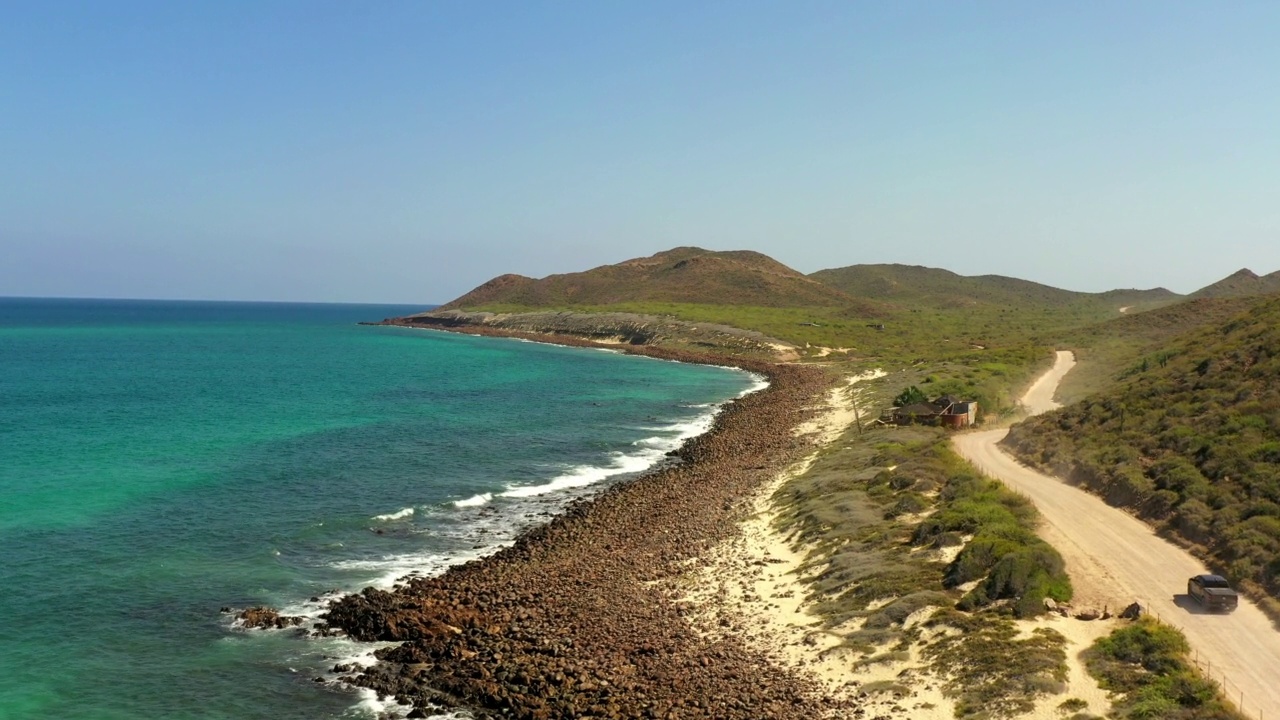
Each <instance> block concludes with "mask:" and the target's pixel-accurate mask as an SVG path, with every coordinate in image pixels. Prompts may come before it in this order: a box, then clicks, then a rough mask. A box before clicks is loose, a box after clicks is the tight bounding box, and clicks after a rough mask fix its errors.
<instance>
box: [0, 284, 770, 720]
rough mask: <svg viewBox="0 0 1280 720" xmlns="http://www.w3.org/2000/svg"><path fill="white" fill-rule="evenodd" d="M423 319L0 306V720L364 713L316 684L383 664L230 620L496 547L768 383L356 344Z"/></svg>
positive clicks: (341, 312) (419, 342) (499, 350)
mask: <svg viewBox="0 0 1280 720" xmlns="http://www.w3.org/2000/svg"><path fill="white" fill-rule="evenodd" d="M418 309H420V308H416V307H415V308H410V307H390V306H370V305H364V306H360V305H294V304H260V303H196V302H181V303H179V302H150V301H147V302H143V301H87V300H34V299H0V719H4V720H16V719H18V718H23V719H26V718H60V719H79V718H94V719H99V718H107V719H114V718H121V719H124V718H128V719H130V720H132V719H135V718H336V717H371V716H372V715H373V713H375V712H377V711H378V710H379V709H380V706H379V704H378V703H376V702H375V701H374V700H373V699H372V698H369V697H365V696H361V695H359V694H357V693H354V692H351V691H340V690H335V689H330V688H329V687H328V686H326V685H321V684H318V683H315V682H313V678H316V677H319V676H324V675H325V673H326V672H327V670H328V668H331V667H332V666H333V665H334V664H335V663H338V662H347V661H350V659H352V658H361V657H365V658H367V656H368V653H369V652H370V651H371V650H372V646H365V645H360V644H357V643H352V642H349V641H346V640H341V639H313V638H302V637H299V636H298V635H297V633H295V632H294V631H292V630H284V631H252V632H246V631H243V630H240V629H238V628H236V627H234V626H233V622H232V617H231V616H229V615H226V614H223V613H220V612H219V609H220V608H221V607H223V606H234V607H245V606H248V605H252V604H270V605H274V606H277V607H281V608H284V609H285V610H286V611H287V612H291V613H295V614H306V615H311V616H314V615H315V614H316V613H317V612H318V611H319V610H320V608H321V606H322V604H323V595H324V593H326V592H329V591H331V590H338V591H352V590H357V589H359V588H361V587H363V586H365V585H369V584H378V585H382V586H388V585H390V584H391V582H392V581H393V580H394V579H395V578H396V577H400V576H403V575H405V574H407V573H409V572H414V571H417V572H427V573H431V572H439V571H440V570H441V569H443V568H444V567H447V566H448V565H449V564H452V563H456V562H461V561H463V560H466V559H468V558H471V557H476V556H478V555H481V554H484V553H486V552H491V551H492V550H493V549H494V548H495V547H498V546H501V545H502V544H503V543H505V542H508V541H509V540H510V539H511V537H512V536H513V535H514V534H515V533H516V532H518V531H519V530H520V529H521V528H523V527H527V526H528V525H529V524H530V523H535V522H539V521H540V520H543V519H545V518H546V516H547V515H548V514H549V513H552V512H555V511H556V510H557V509H558V508H560V507H562V506H563V505H564V503H566V502H568V501H570V500H572V499H573V498H575V497H580V496H581V495H583V494H587V493H590V492H592V491H594V490H597V489H599V488H601V487H605V486H607V485H608V484H609V483H612V482H616V481H618V480H619V479H622V478H626V477H628V476H631V475H633V474H634V473H635V472H638V471H640V470H643V469H644V468H646V467H649V466H651V465H652V464H654V463H656V462H660V461H661V460H662V458H663V453H664V452H665V451H667V450H669V449H672V448H674V447H676V446H677V445H678V444H679V442H680V441H681V439H683V438H685V437H688V436H690V435H692V434H696V433H698V432H701V431H702V430H704V429H705V428H706V427H708V426H709V423H710V417H711V413H712V412H714V408H715V406H716V405H717V404H718V403H721V402H723V401H725V400H727V399H730V398H732V397H734V396H736V395H738V394H740V393H743V392H745V391H748V390H749V389H751V388H753V387H758V382H757V380H756V379H755V378H752V377H750V376H748V375H746V374H744V373H740V372H736V371H730V370H725V369H720V368H709V367H698V366H689V365H680V364H676V363H669V362H661V361H656V360H650V359H646V358H636V357H628V356H624V355H620V354H617V353H610V352H602V351H596V350H581V349H571V348H563V347H557V346H549V345H538V344H533V343H525V342H518V341H513V340H500V339H489V338H474V337H466V336H459V335H450V334H445V333H437V332H429V331H420V330H408V329H400V328H386V327H367V326H357V325H356V324H355V323H356V322H357V321H360V320H370V319H380V318H383V317H387V316H391V315H398V314H405V313H407V312H411V311H415V310H418ZM317 597H319V598H321V599H320V600H319V601H316V600H312V598H317Z"/></svg>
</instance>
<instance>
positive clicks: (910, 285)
mask: <svg viewBox="0 0 1280 720" xmlns="http://www.w3.org/2000/svg"><path fill="white" fill-rule="evenodd" d="M809 277H811V278H813V279H814V280H818V281H820V282H823V283H825V284H827V285H830V286H831V287H833V288H836V289H837V290H840V291H842V292H844V293H846V294H848V295H852V296H854V297H864V298H870V299H875V300H883V301H885V302H888V303H892V304H896V305H900V306H903V307H915V308H933V309H966V308H967V309H975V308H981V307H984V306H986V307H1003V308H1032V307H1035V308H1067V307H1070V306H1079V307H1088V306H1090V305H1096V306H1099V307H1102V308H1104V311H1105V312H1108V313H1110V312H1116V311H1117V309H1118V308H1121V307H1126V306H1127V307H1138V306H1141V307H1143V308H1149V307H1155V306H1157V305H1159V304H1163V303H1170V302H1174V301H1176V300H1177V299H1178V298H1179V296H1178V295H1177V294H1176V293H1173V292H1170V291H1168V290H1166V289H1164V288H1155V289H1152V290H1111V291H1109V292H1105V293H1082V292H1074V291H1071V290H1062V289H1059V288H1055V287H1050V286H1048V285H1041V284H1040V283H1036V282H1031V281H1029V280H1019V279H1018V278H1011V277H1004V276H1002V275H978V276H972V277H970V276H964V275H957V274H956V273H953V272H951V271H950V270H942V269H939V268H929V267H921V266H919V265H896V264H891V265H851V266H849V267H843V268H835V269H831V270H819V271H818V272H815V273H812V274H811V275H809Z"/></svg>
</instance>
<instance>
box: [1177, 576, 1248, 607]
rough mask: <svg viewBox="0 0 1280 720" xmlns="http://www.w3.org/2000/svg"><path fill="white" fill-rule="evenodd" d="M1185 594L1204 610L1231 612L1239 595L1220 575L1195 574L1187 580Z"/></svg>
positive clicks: (1237, 601)
mask: <svg viewBox="0 0 1280 720" xmlns="http://www.w3.org/2000/svg"><path fill="white" fill-rule="evenodd" d="M1187 594H1188V595H1190V596H1191V597H1192V599H1194V600H1195V601H1196V602H1198V603H1200V605H1201V607H1203V608H1204V609H1206V610H1220V611H1223V612H1231V611H1232V610H1235V609H1236V605H1239V604H1240V596H1239V595H1237V594H1236V591H1235V590H1233V589H1231V583H1229V582H1227V579H1226V578H1224V577H1222V576H1221V575H1196V576H1195V577H1193V578H1191V579H1190V580H1188V581H1187Z"/></svg>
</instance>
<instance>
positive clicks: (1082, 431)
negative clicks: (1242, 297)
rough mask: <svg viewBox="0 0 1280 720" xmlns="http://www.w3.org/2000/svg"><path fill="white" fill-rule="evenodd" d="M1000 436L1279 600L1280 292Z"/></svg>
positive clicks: (1250, 587) (1027, 456)
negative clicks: (1110, 385) (1118, 381)
mask: <svg viewBox="0 0 1280 720" xmlns="http://www.w3.org/2000/svg"><path fill="white" fill-rule="evenodd" d="M1005 442H1006V443H1007V444H1008V446H1009V447H1010V448H1012V449H1013V450H1014V451H1015V452H1016V453H1017V454H1018V455H1019V456H1020V457H1022V458H1023V459H1025V460H1027V461H1029V462H1033V463H1035V464H1038V465H1040V466H1043V467H1047V468H1049V469H1051V470H1052V471H1054V472H1056V473H1057V474H1059V475H1062V476H1063V477H1069V478H1073V479H1075V480H1078V481H1079V482H1081V483H1083V484H1085V485H1087V486H1088V487H1090V488H1092V489H1094V490H1095V491H1097V492H1099V493H1100V494H1102V495H1103V496H1104V497H1106V498H1107V499H1108V501H1110V502H1112V503H1113V504H1117V505H1123V506H1127V507H1130V508H1132V509H1133V510H1134V511H1135V512H1137V513H1138V514H1139V515H1141V516H1142V517H1145V518H1147V519H1149V520H1150V521H1152V522H1154V523H1156V524H1157V525H1158V526H1159V527H1160V528H1161V529H1162V530H1164V531H1167V532H1171V533H1174V534H1175V535H1177V536H1179V537H1181V538H1183V539H1184V540H1186V541H1188V542H1189V543H1192V544H1194V545H1195V546H1196V547H1197V548H1198V549H1199V552H1200V553H1201V555H1202V556H1203V557H1204V559H1205V560H1206V561H1207V562H1208V563H1209V564H1210V565H1211V566H1212V567H1213V568H1214V569H1216V570H1218V571H1220V572H1222V573H1224V574H1226V575H1227V576H1228V577H1230V578H1232V579H1233V580H1235V581H1237V582H1238V583H1240V584H1241V585H1243V587H1244V588H1245V589H1246V590H1249V591H1252V592H1253V593H1254V594H1258V595H1261V594H1267V595H1269V596H1270V597H1272V598H1276V597H1280V297H1273V298H1270V299H1267V300H1264V301H1261V302H1259V303H1257V304H1256V305H1255V306H1254V307H1253V308H1252V309H1251V310H1249V311H1248V312H1246V313H1244V314H1242V315H1239V316H1237V317H1236V318H1234V319H1232V320H1231V321H1229V322H1226V323H1225V324H1222V325H1220V326H1217V327H1213V328H1209V329H1206V330H1202V331H1199V332H1196V333H1193V334H1192V335H1191V336H1190V337H1189V338H1187V339H1185V340H1183V341H1181V342H1178V343H1173V344H1170V345H1168V346H1167V347H1165V348H1164V350H1163V351H1162V352H1161V353H1160V354H1159V355H1157V356H1154V357H1152V358H1149V359H1147V360H1146V361H1143V362H1139V363H1137V364H1135V365H1133V366H1131V367H1130V368H1128V369H1127V371H1126V372H1125V373H1124V381H1123V386H1122V387H1120V388H1118V389H1116V390H1114V391H1111V392H1108V393H1103V394H1099V395H1095V396H1091V397H1089V398H1086V399H1085V400H1083V401H1081V402H1079V403H1077V404H1075V405H1072V406H1069V407H1066V408H1063V409H1061V410H1058V411H1055V412H1053V413H1050V414H1047V415H1043V416H1040V417H1038V418H1035V419H1032V420H1029V421H1027V422H1026V423H1023V424H1022V425H1020V426H1018V427H1016V428H1014V430H1013V432H1012V433H1011V434H1010V436H1009V438H1008V439H1007V440H1006V441H1005ZM1277 608H1280V605H1277V604H1275V603H1274V601H1273V603H1272V609H1273V610H1276V609H1277Z"/></svg>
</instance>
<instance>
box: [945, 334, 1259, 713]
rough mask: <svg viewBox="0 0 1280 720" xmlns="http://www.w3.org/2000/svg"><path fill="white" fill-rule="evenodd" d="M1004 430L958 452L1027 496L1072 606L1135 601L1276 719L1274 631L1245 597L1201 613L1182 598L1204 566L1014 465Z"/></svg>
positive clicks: (1253, 709) (1037, 391) (1250, 705)
mask: <svg viewBox="0 0 1280 720" xmlns="http://www.w3.org/2000/svg"><path fill="white" fill-rule="evenodd" d="M1074 364H1075V360H1074V358H1073V356H1072V355H1071V353H1069V352H1059V353H1058V358H1057V362H1056V364H1055V365H1054V368H1053V369H1052V370H1050V371H1049V372H1048V373H1046V375H1045V376H1044V377H1042V378H1041V379H1040V380H1039V381H1037V383H1036V384H1035V385H1034V386H1032V388H1031V390H1030V391H1028V392H1027V395H1026V396H1025V397H1024V398H1023V404H1024V405H1026V406H1027V408H1028V410H1029V411H1030V412H1032V413H1033V414H1034V413H1041V412H1045V411H1047V410H1051V409H1053V408H1054V407H1057V404H1056V403H1054V402H1053V392H1054V389H1055V388H1056V387H1057V384H1058V381H1059V380H1061V379H1062V376H1063V375H1065V374H1066V373H1067V371H1068V370H1069V369H1070V368H1071V366H1072V365H1074ZM1007 433H1008V430H1003V429H1002V430H989V431H985V432H977V433H969V434H964V435H957V436H956V437H955V441H954V442H955V446H956V449H957V451H958V452H959V453H960V454H961V455H963V456H964V457H965V458H967V459H968V460H969V461H970V462H972V463H973V464H974V465H976V466H978V467H979V468H981V469H983V470H985V471H986V472H987V473H988V474H990V475H992V476H994V477H998V478H1000V480H1002V481H1004V483H1005V484H1007V485H1009V486H1010V487H1012V488H1013V489H1015V490H1017V491H1018V492H1020V493H1022V494H1024V495H1026V496H1027V497H1029V498H1030V499H1031V500H1032V502H1034V503H1035V505H1036V507H1037V508H1038V509H1039V510H1040V514H1041V515H1043V516H1044V524H1043V526H1042V528H1041V536H1042V537H1044V538H1045V540H1047V541H1048V542H1049V543H1051V544H1052V545H1053V546H1054V547H1056V548H1057V549H1058V550H1059V552H1061V553H1062V555H1063V557H1064V558H1066V561H1067V570H1068V572H1069V573H1070V574H1071V581H1072V583H1073V584H1074V585H1075V587H1076V591H1077V592H1076V597H1077V601H1076V603H1075V604H1076V605H1077V606H1079V605H1099V606H1100V605H1102V604H1107V605H1108V606H1109V607H1110V608H1111V611H1112V612H1116V611H1117V610H1118V609H1120V608H1123V607H1124V606H1125V605H1128V604H1129V603H1131V602H1134V601H1138V602H1140V603H1141V604H1142V606H1143V607H1144V608H1145V609H1146V610H1147V611H1148V612H1152V613H1156V614H1158V615H1159V616H1160V618H1161V619H1163V620H1164V621H1165V622H1167V623H1169V624H1171V625H1174V626H1176V627H1178V628H1180V629H1181V630H1182V632H1183V633H1185V634H1186V636H1187V640H1189V641H1190V642H1191V647H1192V648H1194V655H1195V656H1196V657H1197V658H1198V661H1199V663H1200V665H1201V666H1202V667H1204V666H1207V667H1208V672H1209V674H1211V675H1212V676H1213V678H1214V679H1216V680H1218V681H1219V682H1223V680H1224V677H1225V683H1224V687H1225V688H1226V691H1227V693H1228V696H1229V697H1230V698H1231V700H1232V701H1233V702H1235V703H1237V704H1240V703H1241V697H1242V696H1241V694H1242V693H1243V709H1244V711H1245V712H1246V714H1248V715H1249V716H1250V717H1253V718H1259V719H1261V718H1276V719H1277V720H1280V632H1278V631H1277V630H1276V628H1275V627H1273V626H1272V624H1271V621H1270V620H1268V619H1267V617H1266V616H1265V615H1263V614H1262V611H1260V610H1259V609H1258V608H1257V606H1255V605H1254V604H1252V603H1250V602H1247V601H1245V600H1243V599H1242V600H1241V601H1240V607H1239V609H1237V610H1236V611H1235V612H1234V613H1232V614H1230V615H1213V614H1207V613H1202V612H1200V610H1199V608H1198V607H1197V606H1196V605H1195V603H1194V601H1189V599H1188V598H1187V596H1186V588H1187V578H1189V577H1190V576H1192V575H1196V574H1199V573H1202V572H1206V569H1205V567H1204V565H1203V564H1201V563H1200V561H1198V560H1196V559H1195V558H1194V557H1192V556H1191V555H1190V554H1188V553H1187V552H1186V551H1185V550H1183V549H1181V548H1179V547H1177V546H1176V545H1173V544H1172V543H1169V542H1167V541H1165V540H1163V539H1161V538H1160V537H1158V536H1157V535H1156V534H1155V533H1154V532H1153V531H1152V529H1151V528H1150V527H1149V526H1148V525H1147V524H1146V523H1144V522H1142V521H1140V520H1138V519H1137V518H1134V517H1133V516H1132V515H1129V514H1128V513H1125V512H1123V511H1121V510H1118V509H1116V508H1113V507H1111V506H1109V505H1107V504H1106V503H1104V502H1103V501H1102V500H1100V499H1099V498H1097V497H1096V496H1094V495H1090V494H1088V493H1086V492H1084V491H1083V490H1079V489H1076V488H1074V487H1071V486H1070V485H1067V484H1065V483H1063V482H1062V481H1060V480H1058V479H1056V478H1053V477H1049V476H1047V475H1043V474H1041V473H1039V472H1036V471H1035V470H1032V469H1030V468H1027V467H1025V466H1023V465H1021V464H1019V463H1018V462H1017V461H1016V460H1014V459H1013V458H1012V457H1010V456H1009V455H1007V454H1005V452H1004V451H1002V450H1001V449H1000V448H999V447H997V445H996V443H998V442H999V441H1000V440H1001V439H1002V438H1003V437H1004V436H1005V434H1007Z"/></svg>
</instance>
